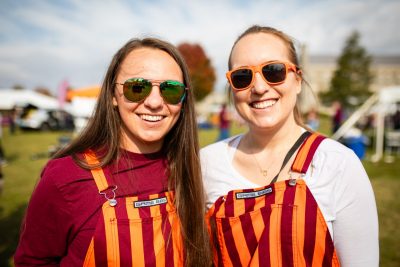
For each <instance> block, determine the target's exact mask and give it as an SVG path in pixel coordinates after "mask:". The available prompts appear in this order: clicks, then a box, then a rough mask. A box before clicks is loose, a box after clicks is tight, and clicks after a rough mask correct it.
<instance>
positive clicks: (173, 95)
mask: <svg viewBox="0 0 400 267" xmlns="http://www.w3.org/2000/svg"><path fill="white" fill-rule="evenodd" d="M160 91H161V95H162V96H163V98H164V100H165V101H166V102H167V103H169V104H173V105H176V104H178V103H180V102H181V101H182V100H183V97H184V95H185V93H186V92H185V85H184V84H183V83H181V82H178V81H165V82H162V83H161V84H160Z"/></svg>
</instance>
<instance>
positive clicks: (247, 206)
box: [244, 198, 256, 213]
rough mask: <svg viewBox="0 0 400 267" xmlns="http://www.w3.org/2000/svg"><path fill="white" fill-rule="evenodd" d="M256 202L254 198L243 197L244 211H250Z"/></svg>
mask: <svg viewBox="0 0 400 267" xmlns="http://www.w3.org/2000/svg"><path fill="white" fill-rule="evenodd" d="M255 204H256V199H255V198H248V199H244V209H245V212H246V213H247V212H252V211H253V210H254V205H255Z"/></svg>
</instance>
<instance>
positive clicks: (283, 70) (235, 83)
mask: <svg viewBox="0 0 400 267" xmlns="http://www.w3.org/2000/svg"><path fill="white" fill-rule="evenodd" d="M289 71H293V72H295V73H297V74H300V73H301V70H300V69H299V67H297V66H296V65H294V64H293V63H290V62H282V61H269V62H266V63H263V64H261V65H257V66H244V67H239V68H237V69H233V70H230V71H228V72H227V73H226V78H227V79H228V81H229V83H230V85H231V86H232V89H234V90H236V91H241V90H246V89H249V88H250V87H251V86H252V85H253V82H254V76H255V74H256V73H257V72H258V73H260V74H261V77H263V79H264V81H265V82H266V83H268V84H269V85H277V84H281V83H284V82H285V80H286V77H287V74H288V73H289Z"/></svg>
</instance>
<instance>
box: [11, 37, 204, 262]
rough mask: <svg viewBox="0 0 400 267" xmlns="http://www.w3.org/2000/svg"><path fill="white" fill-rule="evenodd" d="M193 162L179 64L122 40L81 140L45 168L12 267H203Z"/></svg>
mask: <svg viewBox="0 0 400 267" xmlns="http://www.w3.org/2000/svg"><path fill="white" fill-rule="evenodd" d="M197 159H198V139H197V129H196V122H195V112H194V98H193V95H192V91H191V88H190V81H189V76H188V70H187V67H186V65H185V63H184V61H183V59H182V57H181V55H180V54H179V53H178V51H177V49H175V47H173V46H172V45H171V44H169V43H166V42H164V41H161V40H158V39H152V38H146V39H143V40H139V39H133V40H130V41H129V42H128V43H126V44H125V45H124V46H123V47H122V48H121V49H120V50H119V51H118V52H117V53H116V54H115V56H114V58H113V59H112V61H111V64H110V66H109V68H108V70H107V73H106V76H105V79H104V82H103V86H102V89H101V92H100V96H99V99H98V103H97V106H96V110H95V114H94V116H93V118H92V120H91V121H90V123H89V125H88V126H87V128H86V129H85V131H84V132H83V133H82V134H81V135H80V136H79V137H78V138H77V139H75V140H74V141H73V142H72V144H70V145H69V146H68V147H67V148H65V149H64V150H62V151H61V152H59V153H58V154H56V155H55V157H54V158H53V159H52V160H50V162H49V163H48V164H47V165H46V167H45V168H44V170H43V172H42V175H41V179H40V181H39V183H38V185H37V187H36V188H35V191H34V193H33V195H32V197H31V200H30V203H29V207H28V210H27V213H26V219H25V222H24V224H23V226H22V231H21V239H20V242H19V245H18V248H17V251H16V253H15V265H16V266H33V265H35V266H36V265H41V266H44V265H46V266H59V265H61V266H82V265H83V266H94V265H96V266H133V265H134V266H156V264H157V266H158V265H161V266H163V265H168V266H182V265H185V266H209V265H210V257H209V253H208V250H209V244H208V235H207V231H206V228H205V223H204V213H203V207H204V202H203V189H202V182H201V173H200V167H199V162H198V160H197ZM172 191H174V192H172Z"/></svg>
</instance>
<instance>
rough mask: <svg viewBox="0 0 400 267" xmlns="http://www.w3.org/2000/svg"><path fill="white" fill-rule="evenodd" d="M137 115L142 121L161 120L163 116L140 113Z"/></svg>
mask: <svg viewBox="0 0 400 267" xmlns="http://www.w3.org/2000/svg"><path fill="white" fill-rule="evenodd" d="M139 117H140V118H141V119H142V120H144V121H150V122H157V121H161V120H162V119H163V118H164V116H161V115H148V114H141V115H139Z"/></svg>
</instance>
